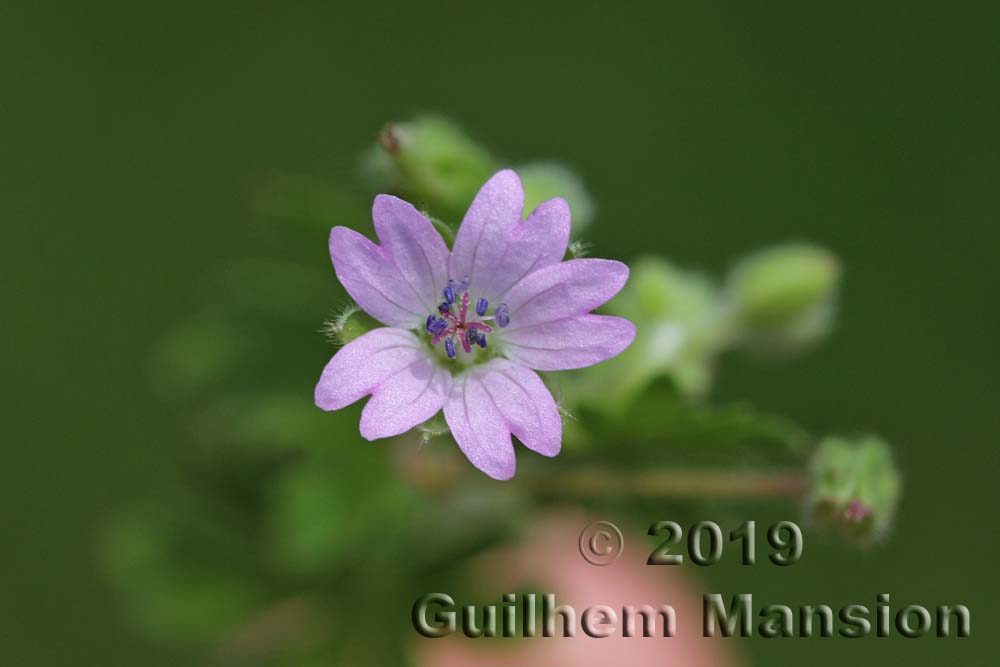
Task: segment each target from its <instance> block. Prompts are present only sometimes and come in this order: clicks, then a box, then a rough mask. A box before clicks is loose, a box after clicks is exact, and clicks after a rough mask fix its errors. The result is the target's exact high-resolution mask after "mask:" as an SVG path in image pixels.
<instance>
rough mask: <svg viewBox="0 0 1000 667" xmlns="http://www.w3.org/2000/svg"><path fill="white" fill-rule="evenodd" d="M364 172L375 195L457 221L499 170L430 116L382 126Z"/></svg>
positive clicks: (456, 132) (447, 124)
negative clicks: (386, 195)
mask: <svg viewBox="0 0 1000 667" xmlns="http://www.w3.org/2000/svg"><path fill="white" fill-rule="evenodd" d="M365 167H366V170H367V171H368V172H369V174H370V175H371V176H372V177H373V179H374V181H375V185H376V186H377V188H378V189H379V191H381V192H385V191H393V192H398V193H399V194H400V195H402V196H403V197H404V198H406V199H408V200H410V201H412V202H413V203H414V204H416V205H418V206H420V205H424V206H426V207H428V209H429V210H430V211H431V212H432V213H434V214H440V215H444V216H446V217H449V218H451V219H455V220H457V219H459V218H460V217H461V216H462V215H463V214H464V213H465V210H466V208H468V206H469V204H470V203H471V202H472V198H473V197H474V196H475V195H476V192H478V190H479V188H480V187H481V186H482V184H483V183H485V182H486V180H487V179H488V178H489V177H490V176H491V175H493V173H494V172H495V171H496V170H497V165H496V163H495V162H494V160H493V158H492V157H491V156H490V154H489V153H488V152H487V151H486V149H484V148H482V147H481V146H479V145H478V144H476V143H475V142H473V141H472V139H470V138H469V137H468V136H467V135H466V134H465V133H464V132H462V130H461V129H459V128H458V126H456V125H455V124H453V123H451V122H450V121H448V120H445V119H443V118H438V117H433V116H427V117H421V118H417V119H415V120H413V121H411V122H408V123H390V124H389V125H386V126H385V128H384V129H383V130H382V133H381V135H380V137H379V142H378V144H377V145H376V146H375V147H374V148H373V149H372V151H371V153H370V154H369V155H368V157H367V159H366V164H365Z"/></svg>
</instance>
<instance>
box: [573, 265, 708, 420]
mask: <svg viewBox="0 0 1000 667" xmlns="http://www.w3.org/2000/svg"><path fill="white" fill-rule="evenodd" d="M716 306H717V298H716V290H715V288H714V286H713V285H712V284H711V282H709V280H708V279H707V278H705V277H704V276H702V275H700V274H697V273H692V272H688V271H684V270H681V269H678V268H676V267H674V266H672V265H671V264H669V263H668V262H666V261H665V260H663V259H660V258H657V257H647V258H644V259H640V260H638V261H637V262H634V263H633V264H632V270H631V275H630V278H629V282H628V284H627V285H626V286H625V288H624V289H623V290H622V291H621V293H620V294H619V295H618V296H617V297H615V299H614V300H613V301H611V303H610V304H608V308H607V311H608V312H609V313H610V314H612V315H618V316H621V317H625V318H628V319H630V320H632V322H634V323H635V325H636V338H635V342H633V343H632V345H631V346H630V347H629V348H628V349H626V350H625V351H624V352H622V353H621V354H620V355H619V356H617V357H615V358H614V359H611V360H608V361H606V362H604V363H602V364H599V365H597V366H594V367H591V368H589V369H586V370H584V371H582V372H581V378H580V379H581V382H580V383H573V384H574V386H573V387H572V388H569V390H570V391H572V392H574V393H575V394H576V395H574V396H571V398H576V399H579V400H585V401H587V402H591V401H590V400H589V399H591V398H593V399H594V401H593V402H594V403H595V404H596V405H600V406H603V407H608V408H611V407H614V406H615V405H618V404H623V403H625V402H627V401H628V400H629V399H630V398H631V397H632V396H634V395H635V394H636V393H637V392H639V391H641V390H642V389H643V388H645V387H646V386H647V385H648V384H649V383H650V382H652V381H653V380H654V379H656V378H657V377H661V376H669V377H670V378H671V379H672V380H673V382H674V384H675V385H676V387H677V389H678V390H679V391H680V392H681V393H682V394H684V395H688V396H692V395H701V394H704V393H705V392H706V391H707V390H708V388H709V386H710V385H711V381H712V360H713V358H714V356H715V353H716V352H717V351H718V349H719V345H720V344H721V342H722V340H721V338H720V336H719V327H718V326H717V321H716V320H717V312H718V311H717V307H716ZM610 397H614V398H613V400H612V399H611V398H610Z"/></svg>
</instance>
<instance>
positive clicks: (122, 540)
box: [102, 496, 266, 645]
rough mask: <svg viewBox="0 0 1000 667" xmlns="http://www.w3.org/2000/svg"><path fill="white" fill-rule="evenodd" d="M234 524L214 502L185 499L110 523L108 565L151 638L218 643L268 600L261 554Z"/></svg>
mask: <svg viewBox="0 0 1000 667" xmlns="http://www.w3.org/2000/svg"><path fill="white" fill-rule="evenodd" d="M231 519H232V517H230V518H229V520H227V518H226V517H225V516H224V515H220V513H219V512H218V507H217V506H216V505H214V504H209V503H206V502H203V501H201V500H195V499H194V498H193V497H190V496H184V497H181V498H176V497H175V498H174V499H173V502H171V503H157V504H156V505H147V506H145V507H137V508H134V509H133V510H131V511H128V512H126V513H124V514H122V515H120V516H119V517H118V518H117V519H116V521H115V522H114V523H113V524H112V525H111V527H110V530H109V531H108V532H107V533H106V535H105V539H104V541H103V543H102V561H103V563H104V565H105V567H106V568H107V569H108V571H109V572H110V573H111V575H112V581H113V582H114V583H115V585H116V587H117V589H118V592H119V593H120V594H121V595H122V597H123V598H124V599H125V601H126V603H127V606H128V609H129V612H130V617H131V619H132V621H133V622H134V623H136V625H137V626H138V627H140V628H141V630H142V631H143V632H144V633H145V634H146V635H147V636H149V637H150V638H152V639H155V640H160V641H168V642H180V643H182V644H187V645H192V644H204V643H208V642H212V641H214V640H215V639H217V638H218V637H219V636H220V635H222V634H224V633H226V632H228V631H230V630H232V629H233V628H234V627H236V626H238V625H239V624H240V623H241V622H242V621H243V620H244V619H246V618H247V617H248V616H249V615H250V614H251V613H252V612H253V610H254V609H255V608H257V606H258V605H259V604H261V602H262V601H263V600H264V599H265V598H266V595H265V593H264V592H263V591H262V590H261V588H260V584H261V583H262V582H261V581H260V580H259V578H258V577H256V576H255V574H254V569H253V568H254V563H253V556H252V554H253V553H254V550H253V549H252V547H251V544H250V542H248V540H247V536H246V535H245V534H244V533H242V532H241V531H240V530H238V527H237V526H238V522H234V521H232V520H231Z"/></svg>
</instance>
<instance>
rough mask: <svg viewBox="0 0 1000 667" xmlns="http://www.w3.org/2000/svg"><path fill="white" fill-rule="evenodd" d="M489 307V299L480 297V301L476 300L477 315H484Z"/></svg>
mask: <svg viewBox="0 0 1000 667" xmlns="http://www.w3.org/2000/svg"><path fill="white" fill-rule="evenodd" d="M489 307H490V302H489V301H487V300H486V299H483V298H480V299H479V301H476V315H479V317H482V316H483V315H485V314H486V309H487V308H489Z"/></svg>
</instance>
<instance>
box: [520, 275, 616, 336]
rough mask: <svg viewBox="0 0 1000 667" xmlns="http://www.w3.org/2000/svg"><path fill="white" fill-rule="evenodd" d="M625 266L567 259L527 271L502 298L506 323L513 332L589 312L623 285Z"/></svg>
mask: <svg viewBox="0 0 1000 667" xmlns="http://www.w3.org/2000/svg"><path fill="white" fill-rule="evenodd" d="M626 280H628V267H627V266H625V265H624V264H622V263H621V262H616V261H614V260H610V259H571V260H570V261H568V262H560V263H559V264H554V265H552V266H548V267H546V268H543V269H539V270H538V271H535V272H534V273H531V274H530V275H528V276H527V277H525V278H523V279H522V280H521V281H519V282H518V283H517V284H516V285H514V287H513V288H512V289H511V290H510V292H508V293H507V296H506V297H504V301H505V302H506V303H507V305H508V307H509V308H510V325H509V326H508V327H507V329H506V330H505V332H504V339H506V338H507V333H508V332H512V331H516V330H518V329H521V328H523V327H530V326H533V325H535V324H539V323H543V322H553V321H556V320H561V319H565V318H567V317H572V316H575V315H583V314H585V313H589V312H590V311H591V310H593V309H594V308H597V307H598V306H600V305H602V304H603V303H605V302H606V301H607V300H608V299H610V298H611V297H613V296H614V295H615V294H617V293H618V291H619V290H620V289H621V288H622V287H623V286H624V285H625V281H626Z"/></svg>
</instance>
